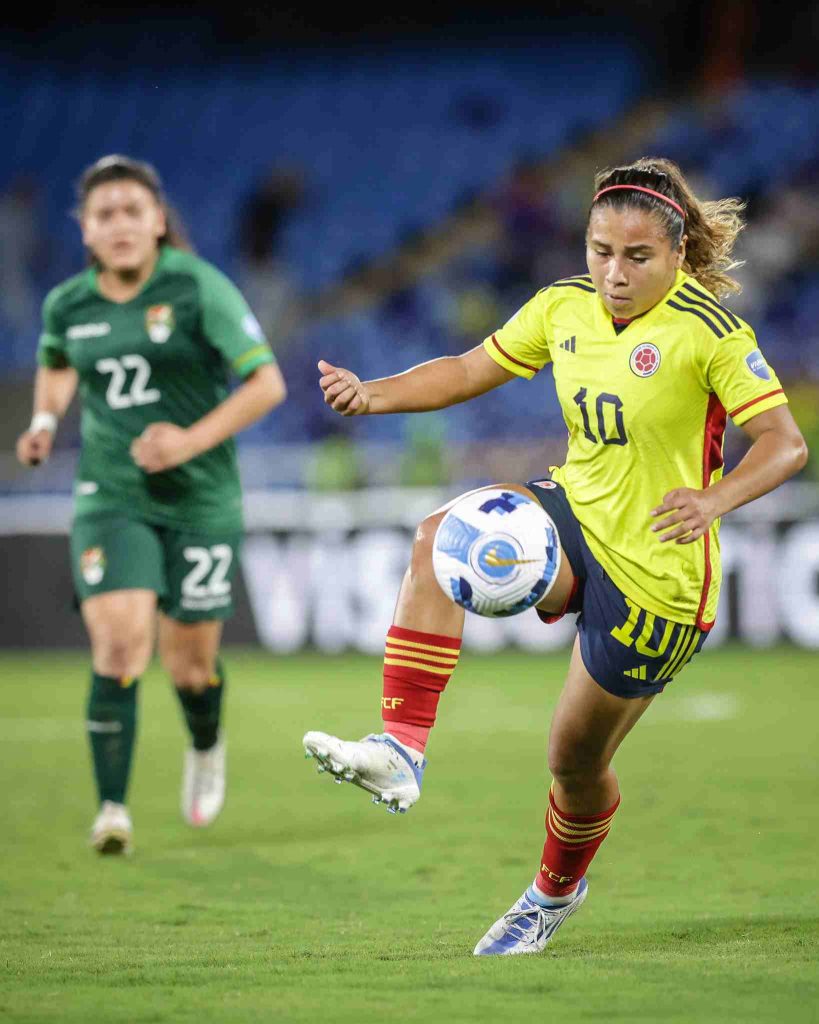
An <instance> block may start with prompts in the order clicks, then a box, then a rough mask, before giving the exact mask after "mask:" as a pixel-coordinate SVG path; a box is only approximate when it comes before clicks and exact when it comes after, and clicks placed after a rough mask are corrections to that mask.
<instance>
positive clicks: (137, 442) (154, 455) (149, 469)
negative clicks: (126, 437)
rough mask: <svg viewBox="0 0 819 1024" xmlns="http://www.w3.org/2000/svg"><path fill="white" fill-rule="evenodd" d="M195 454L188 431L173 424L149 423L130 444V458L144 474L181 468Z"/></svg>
mask: <svg viewBox="0 0 819 1024" xmlns="http://www.w3.org/2000/svg"><path fill="white" fill-rule="evenodd" d="M195 454H196V452H195V451H194V449H193V444H192V442H191V439H190V435H189V433H188V431H187V430H185V428H184V427H177V426H176V424H174V423H151V425H150V426H148V427H146V428H145V429H144V430H143V431H142V433H141V434H140V436H139V437H137V438H135V439H134V440H133V441H132V442H131V458H132V459H133V460H134V462H135V463H136V464H137V465H138V466H139V468H140V469H144V470H145V472H146V473H161V472H162V471H163V470H166V469H173V468H174V466H181V465H182V463H183V462H187V461H188V460H189V459H192V458H193V456H194V455H195Z"/></svg>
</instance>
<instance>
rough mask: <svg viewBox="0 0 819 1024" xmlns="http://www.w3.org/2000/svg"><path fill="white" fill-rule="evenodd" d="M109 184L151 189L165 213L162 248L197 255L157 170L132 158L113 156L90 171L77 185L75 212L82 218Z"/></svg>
mask: <svg viewBox="0 0 819 1024" xmlns="http://www.w3.org/2000/svg"><path fill="white" fill-rule="evenodd" d="M109 181H136V182H137V183H138V184H140V185H142V186H143V187H144V188H147V189H148V191H149V192H150V193H151V194H152V195H153V197H154V199H156V201H157V202H158V203H159V205H160V206H161V207H162V209H163V210H164V211H165V224H166V230H165V234H164V235H162V237H161V238H160V239H159V244H160V245H169V246H171V247H172V248H174V249H185V250H187V251H188V252H192V251H193V246H192V245H191V243H190V241H189V239H188V234H187V232H186V231H185V226H184V224H183V223H182V218H181V217H180V216H179V214H178V213H177V211H176V210H175V209H174V207H173V206H171V204H170V203H169V202H168V200H167V198H166V197H165V191H164V189H163V187H162V180H161V179H160V177H159V175H158V174H157V172H156V169H155V168H154V167H153V166H152V165H151V164H149V163H145V162H144V161H142V160H134V159H132V158H131V157H129V156H121V155H120V154H118V153H114V154H112V155H111V156H104V157H101V158H100V159H99V160H97V162H96V163H94V164H91V166H90V167H86V169H85V170H84V171H83V173H82V176H81V177H80V180H79V181H78V182H77V207H76V210H75V211H74V212H75V215H76V216H77V217H78V218H79V217H80V216H82V211H83V207H84V206H85V204H86V202H87V200H88V197H89V196H90V195H91V193H92V191H93V190H94V189H95V188H96V187H97V186H98V185H104V184H105V183H106V182H109Z"/></svg>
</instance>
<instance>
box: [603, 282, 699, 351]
mask: <svg viewBox="0 0 819 1024" xmlns="http://www.w3.org/2000/svg"><path fill="white" fill-rule="evenodd" d="M688 277H689V275H688V274H686V273H685V271H684V270H678V271H677V274H676V277H675V278H674V283H673V284H672V285H671V287H670V288H669V289H668V291H667V292H666V293H665V295H664V296H663V297H662V298H661V299H660V301H659V302H658V303H657V304H656V305H655V306H652V307H651V309H648V310H646V312H645V313H642V314H641V315H640V316H638V317H635V318H634V322H635V324H636V325H638V326H640V327H644V326H645V325H646V324H649V323H651V322H652V321H653V320H654V318H655V317H657V316H658V315H659V312H660V310H661V309H662V308H663V307H664V306H665V304H666V302H668V300H669V299H670V298H671V296H672V295H674V293H675V292H676V291H677V289H678V288H681V287H682V286H683V285H684V284H685V282H686V281H687V280H688ZM594 321H595V327H596V329H597V330H599V331H602V334H603V337H605V338H622V337H624V336H625V334H626V332H627V331H628V327H627V328H626V330H625V331H621V332H620V334H618V333H617V331H615V329H614V324H613V323H612V316H611V313H609V311H608V310H607V309H606V307H605V306H604V305H603V300H602V299H601V298H600V296H599V295H595V297H594ZM629 326H630V325H629Z"/></svg>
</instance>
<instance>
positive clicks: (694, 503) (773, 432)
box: [651, 405, 808, 544]
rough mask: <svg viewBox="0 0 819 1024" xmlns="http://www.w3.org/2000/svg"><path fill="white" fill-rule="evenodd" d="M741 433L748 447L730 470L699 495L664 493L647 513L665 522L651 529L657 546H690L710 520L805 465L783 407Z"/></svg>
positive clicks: (800, 440) (803, 449) (804, 451)
mask: <svg viewBox="0 0 819 1024" xmlns="http://www.w3.org/2000/svg"><path fill="white" fill-rule="evenodd" d="M742 430H743V431H744V432H745V433H746V434H747V435H748V437H750V439H751V440H752V441H753V444H752V445H751V447H750V448H749V449H748V451H747V452H746V454H745V457H744V458H743V459H742V461H741V462H740V463H739V465H738V466H737V467H736V468H735V469H733V470H731V472H730V473H727V474H726V475H725V476H724V477H723V478H722V480H718V481H717V483H715V484H712V485H711V486H710V487H706V488H705V489H704V490H701V491H700V490H696V489H694V488H691V487H680V488H678V489H677V490H675V491H669V493H668V494H666V495H665V497H664V498H663V503H662V505H660V506H659V507H658V508H655V509H653V510H652V512H651V514H652V516H654V517H655V518H656V517H657V516H664V518H663V519H662V520H660V521H658V522H655V523H654V525H653V526H652V527H651V529H652V530H654V531H655V532H662V536H661V537H660V540H661V541H669V540H676V542H677V543H678V544H691V543H692V542H693V541H695V540H698V539H699V538H700V537H702V535H703V534H704V533H706V532H707V530H708V529H709V528H710V526H711V523H713V521H714V520H715V519H718V518H719V517H720V516H724V515H725V514H726V512H731V511H733V509H735V508H739V507H740V505H747V504H748V502H749V501H753V500H754V499H755V498H759V497H761V496H762V495H763V494H767V493H768V492H769V491H772V490H774V489H775V488H776V487H779V485H780V484H782V483H784V482H785V481H786V480H788V479H789V478H790V477H792V476H793V475H794V473H798V472H799V470H800V469H802V467H803V466H804V465H805V463H806V462H807V459H808V446H807V445H806V444H805V439H804V437H802V434H801V432H800V430H799V427H798V426H797V425H796V421H795V420H794V418H793V416H792V415H791V413H790V411H789V410H788V409H787V408H786V407H785V406H782V405H780V406H779V407H778V408H776V409H768V411H767V412H762V413H760V414H759V415H758V416H754V417H753V419H750V420H748V421H747V422H746V423H743V425H742ZM672 527H673V529H672ZM663 531H665V532H663Z"/></svg>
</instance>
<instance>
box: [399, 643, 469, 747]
mask: <svg viewBox="0 0 819 1024" xmlns="http://www.w3.org/2000/svg"><path fill="white" fill-rule="evenodd" d="M460 652H461V640H460V637H454V636H439V635H438V634H437V633H421V632H419V631H418V630H414V629H403V628H402V627H401V626H390V629H389V632H388V633H387V645H386V650H385V652H384V692H383V696H382V698H381V718H382V719H383V721H384V727H385V731H386V732H388V733H390V735H391V736H395V738H396V739H397V740H400V741H401V742H402V743H406V744H407V745H408V746H410V747H413V748H414V749H415V750H419V751H421V752H423V750H424V748H425V747H426V743H427V737H428V736H429V731H430V729H431V728H432V726H433V725H434V724H435V713H436V711H437V709H438V699H439V697H440V695H441V692H442V691H443V689H444V687H445V686H446V684H447V683H448V682H449V677H450V676H451V675H452V673H453V672H454V671H455V666H456V665H457V664H458V656H459V655H460Z"/></svg>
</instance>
